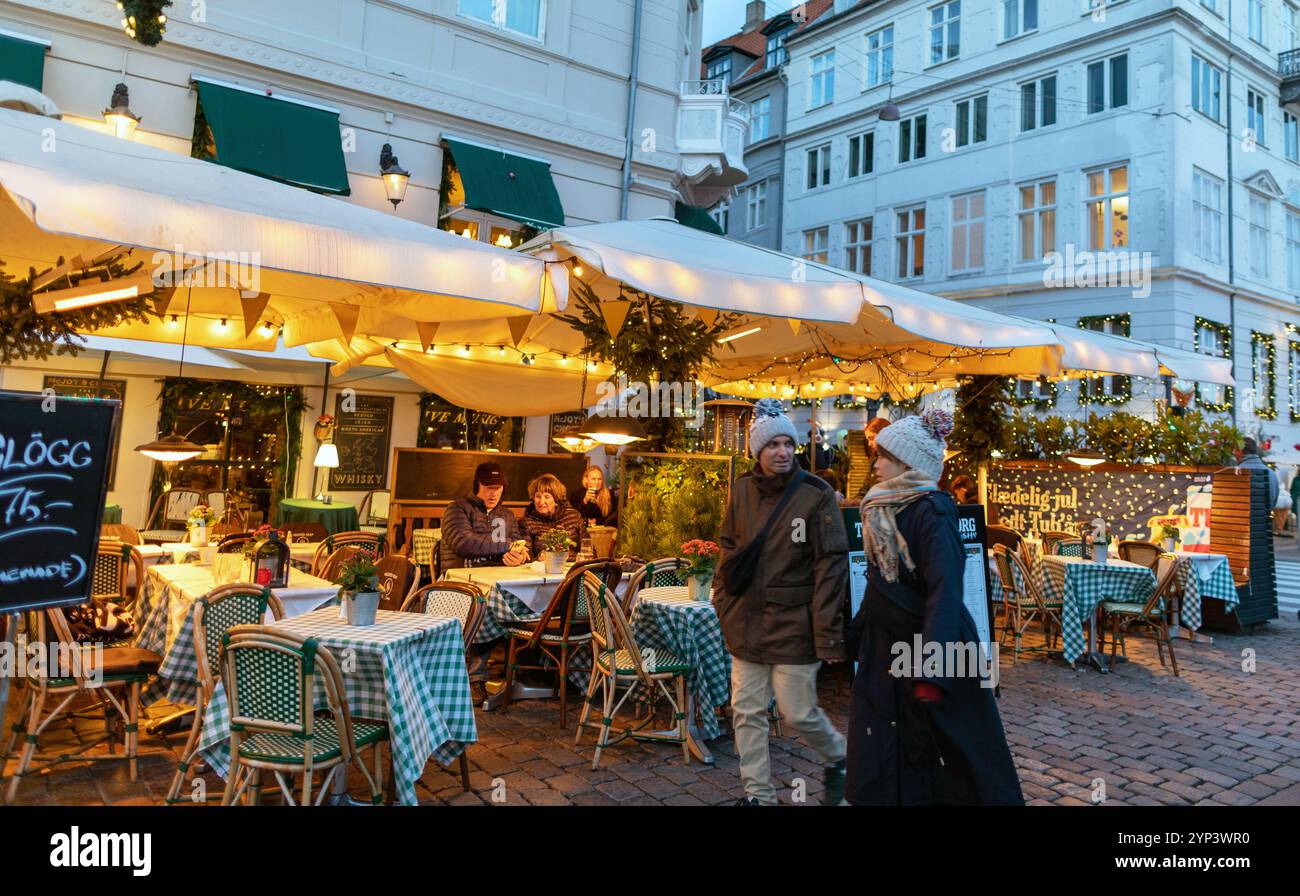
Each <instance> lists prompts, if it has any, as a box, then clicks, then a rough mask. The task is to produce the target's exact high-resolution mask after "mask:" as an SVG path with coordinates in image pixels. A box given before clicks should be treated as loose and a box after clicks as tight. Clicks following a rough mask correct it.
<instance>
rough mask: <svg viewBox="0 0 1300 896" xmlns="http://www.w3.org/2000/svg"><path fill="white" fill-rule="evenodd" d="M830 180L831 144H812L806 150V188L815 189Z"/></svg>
mask: <svg viewBox="0 0 1300 896" xmlns="http://www.w3.org/2000/svg"><path fill="white" fill-rule="evenodd" d="M830 182H831V145H830V144H829V143H825V144H822V145H821V146H814V147H813V148H812V149H810V150H808V180H807V185H808V189H810V190H815V189H817V188H818V187H824V186H826V185H827V184H829V183H830Z"/></svg>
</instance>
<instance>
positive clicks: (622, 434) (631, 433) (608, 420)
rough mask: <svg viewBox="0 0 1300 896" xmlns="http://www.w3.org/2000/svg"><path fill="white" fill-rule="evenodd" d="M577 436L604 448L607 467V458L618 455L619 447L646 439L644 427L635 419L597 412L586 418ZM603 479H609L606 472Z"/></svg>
mask: <svg viewBox="0 0 1300 896" xmlns="http://www.w3.org/2000/svg"><path fill="white" fill-rule="evenodd" d="M578 435H580V436H583V437H585V438H588V439H592V440H594V441H596V442H599V443H600V444H602V445H604V446H605V456H606V458H607V460H606V464H607V465H608V458H611V457H613V456H614V455H616V454H618V449H619V447H620V446H622V445H630V444H632V443H633V442H641V441H644V440H645V437H646V435H645V427H644V426H642V425H641V421H640V420H637V419H636V418H635V417H620V416H617V415H614V414H609V413H606V412H604V411H597V412H596V413H594V414H592V415H591V416H590V417H588V418H587V422H586V423H584V424H583V426H582V429H581V431H579V433H578ZM605 479H606V481H608V479H609V471H608V470H607V471H606V475H605Z"/></svg>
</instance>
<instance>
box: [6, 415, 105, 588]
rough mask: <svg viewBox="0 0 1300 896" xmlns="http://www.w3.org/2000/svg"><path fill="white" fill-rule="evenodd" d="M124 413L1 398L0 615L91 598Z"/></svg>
mask: <svg viewBox="0 0 1300 896" xmlns="http://www.w3.org/2000/svg"><path fill="white" fill-rule="evenodd" d="M120 408H121V405H120V404H118V403H117V402H116V401H111V400H105V399H92V398H54V397H47V396H44V395H41V394H38V393H32V392H0V613H13V612H16V611H19V610H29V609H37V608H41V607H54V606H63V605H71V604H79V603H84V602H85V601H86V600H88V599H89V598H90V583H91V576H92V575H93V574H94V568H95V554H96V551H97V546H98V544H99V527H100V523H101V521H102V520H101V517H102V516H103V514H104V498H105V497H106V495H107V492H108V487H107V478H106V474H107V472H108V456H109V451H110V448H111V440H112V435H113V430H114V422H115V419H116V417H117V415H118V412H119V410H120Z"/></svg>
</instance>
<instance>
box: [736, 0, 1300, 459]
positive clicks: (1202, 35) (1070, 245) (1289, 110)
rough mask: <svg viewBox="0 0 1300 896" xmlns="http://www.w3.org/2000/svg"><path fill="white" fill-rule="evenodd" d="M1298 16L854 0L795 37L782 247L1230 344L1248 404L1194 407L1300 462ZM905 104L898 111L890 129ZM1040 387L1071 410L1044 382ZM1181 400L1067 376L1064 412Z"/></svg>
mask: <svg viewBox="0 0 1300 896" xmlns="http://www.w3.org/2000/svg"><path fill="white" fill-rule="evenodd" d="M1298 8H1300V7H1297V5H1293V4H1292V3H1290V2H1289V0H1231V2H1230V0H1111V2H1108V3H1103V0H1052V2H1047V0H946V2H934V0H875V2H871V0H868V2H863V3H857V4H854V3H847V2H837V3H836V4H835V9H834V10H833V12H832V13H830V14H828V15H826V16H823V17H822V18H820V19H819V20H818V21H816V22H814V23H812V24H811V25H810V26H809V27H808V28H806V29H803V30H802V31H800V32H798V33H796V34H794V35H793V36H792V37H791V38H790V40H789V41H788V42H787V48H788V52H789V56H790V61H789V70H788V72H789V88H788V97H787V115H786V125H785V132H786V147H785V158H786V162H785V171H784V181H785V185H786V188H785V190H784V194H783V198H784V203H785V209H784V216H783V228H782V235H781V240H782V243H781V244H782V248H783V249H784V251H786V252H790V253H792V254H798V255H805V256H808V257H810V258H816V259H818V260H826V261H829V263H831V264H834V265H837V266H842V267H847V268H853V269H855V270H858V271H861V272H864V273H870V274H872V275H873V276H875V277H879V278H882V279H886V280H891V281H896V282H901V283H906V284H908V285H912V286H915V287H917V288H919V289H922V290H925V291H927V292H933V293H938V294H942V295H946V296H948V297H951V298H956V299H960V300H963V301H970V302H978V303H981V304H984V305H986V306H987V307H990V308H993V309H994V310H997V311H1003V312H1009V313H1013V314H1020V315H1023V316H1026V317H1036V318H1043V319H1053V320H1056V321H1058V322H1061V323H1064V324H1071V325H1073V324H1075V323H1079V324H1080V325H1083V326H1088V327H1092V328H1096V329H1106V330H1109V331H1112V332H1120V333H1128V334H1129V335H1132V336H1134V337H1137V338H1140V339H1145V340H1149V341H1152V342H1158V343H1163V344H1168V345H1173V346H1177V347H1179V348H1185V349H1193V348H1194V349H1198V350H1200V351H1204V352H1207V353H1215V354H1225V353H1229V352H1230V354H1231V356H1232V357H1233V358H1234V364H1235V377H1236V383H1237V385H1236V388H1235V389H1234V390H1232V394H1231V395H1230V394H1228V393H1227V392H1226V391H1225V390H1223V389H1222V388H1221V387H1214V386H1205V387H1203V388H1200V389H1198V395H1197V398H1196V400H1195V401H1194V402H1193V404H1194V405H1195V406H1200V407H1201V408H1202V409H1204V410H1207V411H1210V412H1215V413H1223V414H1230V415H1232V416H1233V417H1234V418H1235V420H1236V422H1237V425H1238V426H1240V427H1241V428H1242V429H1243V430H1245V431H1246V432H1247V433H1251V434H1256V435H1258V436H1260V437H1262V439H1263V440H1265V441H1268V440H1270V439H1271V441H1272V443H1273V446H1274V448H1275V449H1276V448H1279V447H1286V448H1288V449H1289V448H1290V447H1291V445H1292V444H1294V443H1296V442H1300V386H1297V380H1300V334H1297V333H1296V331H1295V327H1296V326H1297V325H1300V306H1298V304H1297V303H1298V302H1300V298H1298V297H1300V147H1298V142H1300V141H1298V137H1297V120H1298V119H1300V106H1296V105H1290V104H1288V99H1292V98H1294V85H1293V83H1292V81H1293V80H1294V79H1288V76H1287V75H1284V74H1283V71H1284V70H1285V69H1288V68H1289V67H1290V66H1291V65H1292V63H1291V61H1290V60H1291V57H1289V56H1287V55H1286V54H1287V53H1288V51H1291V50H1293V49H1295V48H1296V47H1297V45H1300V36H1298V35H1297V32H1298V30H1300V29H1298V24H1300V13H1298V12H1297V9H1298ZM889 103H892V104H895V105H896V106H897V107H898V111H899V120H898V121H886V120H881V117H880V113H881V110H882V109H883V108H884V107H885V106H886V105H887V104H889ZM744 201H745V197H744V195H743V194H741V195H739V196H738V197H737V198H736V200H735V203H736V204H737V205H743V203H744ZM1092 262H1100V263H1102V264H1101V267H1102V268H1103V269H1104V270H1103V271H1102V272H1100V273H1099V272H1098V271H1097V266H1095V265H1093V264H1091V263H1092ZM1106 271H1108V272H1109V274H1108V275H1107V274H1106V273H1105V272H1106ZM1090 274H1096V275H1097V276H1101V277H1102V279H1100V280H1089V279H1088V277H1089V276H1090ZM1093 284H1100V285H1093ZM1081 389H1082V390H1083V393H1084V395H1083V397H1082V398H1081V394H1080V392H1081ZM1021 393H1022V394H1023V395H1024V396H1025V397H1026V398H1030V397H1042V398H1044V399H1048V401H1047V402H1046V403H1051V394H1050V392H1049V388H1048V387H1047V386H1046V385H1044V384H1034V383H1029V382H1026V383H1024V384H1022V385H1021ZM1166 397H1167V396H1166V387H1165V384H1164V383H1161V382H1159V381H1148V380H1141V379H1134V380H1132V381H1128V380H1126V379H1125V378H1122V377H1111V378H1106V379H1105V380H1104V381H1101V382H1090V383H1087V384H1080V383H1078V382H1073V383H1063V384H1061V385H1060V388H1059V391H1058V394H1057V395H1056V397H1055V404H1054V405H1053V410H1054V412H1062V413H1074V412H1076V411H1081V410H1083V411H1086V410H1098V411H1102V410H1105V409H1106V408H1113V409H1117V410H1127V411H1131V412H1134V413H1150V412H1151V411H1152V409H1153V408H1152V402H1153V401H1154V400H1163V399H1165V398H1166ZM1099 401H1100V402H1101V404H1100V405H1099ZM1040 407H1041V405H1040Z"/></svg>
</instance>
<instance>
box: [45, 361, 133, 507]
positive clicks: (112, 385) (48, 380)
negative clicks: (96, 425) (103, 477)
mask: <svg viewBox="0 0 1300 896" xmlns="http://www.w3.org/2000/svg"><path fill="white" fill-rule="evenodd" d="M44 387H45V388H46V389H53V390H54V394H55V395H57V396H60V397H62V396H65V395H67V396H75V397H77V398H111V399H113V400H114V401H116V402H118V403H119V404H121V405H125V404H126V380H101V379H97V378H95V377H93V376H46V377H45V383H44ZM120 418H121V415H120V414H119V415H118V417H117V418H115V420H114V423H113V451H112V453H111V454H110V455H109V457H108V490H109V491H110V492H111V491H112V490H113V488H114V483H115V482H116V481H117V449H118V446H119V445H120V443H121V441H122V431H121V426H120V425H119V422H120Z"/></svg>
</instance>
